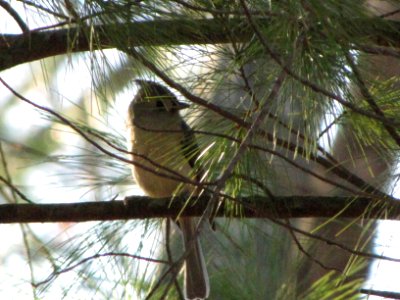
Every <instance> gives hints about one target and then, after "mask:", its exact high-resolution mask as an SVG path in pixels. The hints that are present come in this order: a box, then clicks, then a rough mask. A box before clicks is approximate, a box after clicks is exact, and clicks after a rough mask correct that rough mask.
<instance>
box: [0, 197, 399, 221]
mask: <svg viewBox="0 0 400 300" xmlns="http://www.w3.org/2000/svg"><path fill="white" fill-rule="evenodd" d="M208 200H209V199H208V198H207V197H201V198H198V199H192V200H191V201H190V203H188V205H186V208H185V210H184V211H183V212H182V207H183V206H184V205H185V200H184V199H174V200H173V201H171V200H170V199H152V198H149V197H142V196H131V197H127V198H126V199H124V200H115V201H104V202H81V203H61V204H3V205H0V223H48V222H86V221H111V220H129V219H148V218H166V217H169V218H176V217H177V216H178V215H179V214H180V215H181V216H201V215H202V213H203V212H204V210H205V208H206V205H207V202H208ZM238 201H239V200H238ZM240 203H242V204H243V206H242V208H241V209H232V202H230V203H228V202H227V201H226V202H224V205H222V209H220V211H219V212H218V216H219V217H222V216H227V217H235V218H236V217H240V218H274V219H277V218H304V217H327V218H329V217H334V216H339V215H340V217H341V218H358V217H361V216H362V217H363V218H366V219H379V218H382V219H385V220H387V219H392V220H393V219H398V218H399V217H400V202H399V201H395V200H385V202H382V203H381V204H380V203H379V202H377V200H373V199H371V198H366V197H359V198H356V199H355V198H354V197H318V196H289V197H275V198H274V200H271V199H268V198H264V197H252V198H243V199H240ZM229 205H230V206H229Z"/></svg>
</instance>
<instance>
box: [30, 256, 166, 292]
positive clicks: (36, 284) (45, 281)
mask: <svg viewBox="0 0 400 300" xmlns="http://www.w3.org/2000/svg"><path fill="white" fill-rule="evenodd" d="M107 256H124V257H130V258H134V259H140V260H144V261H147V262H153V263H159V264H168V261H166V260H162V259H154V258H149V257H144V256H139V255H135V254H129V253H124V252H107V253H98V254H95V255H92V256H89V257H86V258H84V259H81V260H80V261H78V262H77V263H76V264H73V265H72V266H69V267H67V268H65V269H62V270H59V271H54V272H53V273H52V274H51V275H50V276H49V277H47V278H46V279H45V280H43V281H39V282H36V283H34V284H33V286H34V287H39V286H41V285H43V284H46V283H48V282H50V281H51V280H53V278H54V277H56V276H58V275H61V274H64V273H67V272H70V271H72V270H73V269H75V268H77V267H79V266H81V265H83V264H85V263H87V262H88V261H91V260H94V259H97V258H100V257H107Z"/></svg>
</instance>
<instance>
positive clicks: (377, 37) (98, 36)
mask: <svg viewBox="0 0 400 300" xmlns="http://www.w3.org/2000/svg"><path fill="white" fill-rule="evenodd" d="M253 19H254V20H255V22H257V23H263V24H268V22H269V20H270V19H269V18H265V17H263V18H260V17H254V18H253ZM375 20H378V19H374V18H371V19H370V20H360V21H359V22H360V24H359V28H363V29H364V30H363V33H359V32H355V33H353V32H349V33H348V34H349V35H350V36H357V38H364V45H365V46H366V47H372V46H373V45H375V46H377V45H380V46H392V47H400V43H399V42H398V41H400V22H396V21H389V20H387V21H385V22H386V23H387V24H388V26H386V27H384V28H381V27H380V26H376V22H375ZM379 22H382V20H381V19H379ZM310 30H311V29H310ZM349 30H351V29H350V28H349ZM115 32H119V33H126V34H127V36H129V38H127V39H124V43H125V44H124V45H122V44H120V45H116V44H115V41H114V40H112V39H110V35H111V36H113V35H112V33H115ZM93 34H94V35H95V36H93ZM253 34H254V32H253V31H252V29H251V28H250V27H249V26H248V25H246V22H245V21H244V19H241V18H231V19H226V20H224V21H222V20H217V19H197V20H183V19H179V20H153V21H146V22H136V23H131V24H111V25H97V26H92V27H88V28H85V27H76V28H68V29H65V28H63V29H54V30H41V29H37V30H34V31H30V32H28V33H24V34H2V35H1V38H0V71H2V70H5V69H8V68H11V67H14V66H17V65H19V64H22V63H26V62H31V61H34V60H38V59H43V58H46V57H51V56H55V55H60V54H67V53H73V52H82V51H91V50H99V49H110V48H118V47H121V46H124V47H126V48H128V47H135V46H146V45H147V46H150V45H151V46H161V45H192V44H221V43H231V42H232V37H235V39H236V42H244V41H249V40H250V39H251V38H252V37H253ZM93 38H94V39H93ZM93 41H96V42H95V44H93ZM367 41H369V44H368V45H367ZM349 47H350V48H354V49H361V50H362V49H363V47H362V46H361V45H350V46H349Z"/></svg>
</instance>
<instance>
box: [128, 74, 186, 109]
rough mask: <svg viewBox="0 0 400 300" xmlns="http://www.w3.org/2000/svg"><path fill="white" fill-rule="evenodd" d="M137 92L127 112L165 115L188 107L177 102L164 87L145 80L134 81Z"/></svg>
mask: <svg viewBox="0 0 400 300" xmlns="http://www.w3.org/2000/svg"><path fill="white" fill-rule="evenodd" d="M135 82H136V83H137V84H138V85H139V91H138V93H137V94H136V96H135V98H134V99H133V101H132V103H131V105H130V107H129V111H130V113H131V114H132V113H133V114H137V113H142V112H143V113H146V114H147V113H155V114H156V113H167V114H172V115H173V114H176V113H178V111H179V110H181V109H184V108H187V107H189V105H188V104H186V103H183V102H179V101H178V99H177V98H176V96H175V95H174V94H173V93H172V92H171V91H170V90H169V89H167V88H166V87H164V86H162V85H160V84H158V83H155V82H153V81H147V80H135Z"/></svg>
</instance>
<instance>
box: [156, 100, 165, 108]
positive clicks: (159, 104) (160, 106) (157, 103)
mask: <svg viewBox="0 0 400 300" xmlns="http://www.w3.org/2000/svg"><path fill="white" fill-rule="evenodd" d="M156 106H157V107H158V108H163V107H164V103H163V102H162V101H161V100H157V102H156Z"/></svg>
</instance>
